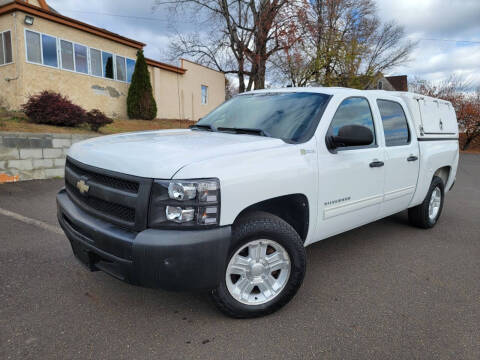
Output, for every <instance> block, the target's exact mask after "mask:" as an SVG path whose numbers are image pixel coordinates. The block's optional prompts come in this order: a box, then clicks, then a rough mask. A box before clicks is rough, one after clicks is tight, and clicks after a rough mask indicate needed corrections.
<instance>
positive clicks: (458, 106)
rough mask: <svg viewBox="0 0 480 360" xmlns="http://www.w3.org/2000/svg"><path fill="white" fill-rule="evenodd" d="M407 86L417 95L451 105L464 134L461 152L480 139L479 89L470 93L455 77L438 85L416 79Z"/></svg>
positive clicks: (467, 85)
mask: <svg viewBox="0 0 480 360" xmlns="http://www.w3.org/2000/svg"><path fill="white" fill-rule="evenodd" d="M409 85H410V88H411V89H412V90H413V91H414V92H416V93H418V94H423V95H426V96H432V97H436V98H440V99H443V100H447V101H450V102H451V103H452V105H453V108H454V109H455V113H456V115H457V120H458V125H459V127H460V130H461V131H463V134H464V138H463V139H462V140H463V141H462V144H461V148H462V150H467V149H468V148H469V146H470V145H471V144H472V143H473V142H474V141H476V140H477V139H480V89H476V91H475V92H472V91H471V88H470V86H469V83H467V82H465V81H463V80H462V79H461V78H459V77H456V76H451V77H450V78H449V79H447V80H445V81H443V82H440V83H438V84H434V83H432V82H428V81H425V80H418V79H416V80H414V81H413V82H411V83H410V84H409ZM469 90H470V91H469Z"/></svg>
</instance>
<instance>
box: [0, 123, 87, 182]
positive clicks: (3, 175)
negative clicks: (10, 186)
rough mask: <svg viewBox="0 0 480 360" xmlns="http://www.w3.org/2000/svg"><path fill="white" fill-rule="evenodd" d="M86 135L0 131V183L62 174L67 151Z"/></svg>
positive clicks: (60, 175) (46, 177)
mask: <svg viewBox="0 0 480 360" xmlns="http://www.w3.org/2000/svg"><path fill="white" fill-rule="evenodd" d="M90 137H93V136H92V135H81V134H35V133H14V132H0V183H2V182H11V181H19V180H33V179H50V178H56V177H63V175H64V166H65V157H66V154H67V150H68V149H69V148H70V146H71V145H72V144H73V143H75V142H78V141H81V140H84V139H88V138H90Z"/></svg>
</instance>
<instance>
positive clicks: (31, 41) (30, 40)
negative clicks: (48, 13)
mask: <svg viewBox="0 0 480 360" xmlns="http://www.w3.org/2000/svg"><path fill="white" fill-rule="evenodd" d="M25 41H26V43H27V60H28V61H30V62H33V63H37V64H41V63H42V45H41V43H40V34H38V33H35V32H33V31H29V30H27V31H25Z"/></svg>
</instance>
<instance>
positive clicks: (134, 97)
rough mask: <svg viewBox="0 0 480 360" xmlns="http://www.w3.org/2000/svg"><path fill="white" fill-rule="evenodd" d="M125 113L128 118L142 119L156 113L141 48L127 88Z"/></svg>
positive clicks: (155, 105) (153, 116) (149, 117)
mask: <svg viewBox="0 0 480 360" xmlns="http://www.w3.org/2000/svg"><path fill="white" fill-rule="evenodd" d="M127 113H128V117H129V118H130V119H144V120H152V119H154V118H155V116H156V115H157V104H156V103H155V99H154V98H153V92H152V84H151V83H150V74H149V73H148V69H147V63H146V61H145V57H144V56H143V50H138V52H137V62H136V63H135V70H134V71H133V75H132V82H131V83H130V87H129V89H128V96H127Z"/></svg>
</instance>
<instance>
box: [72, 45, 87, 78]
mask: <svg viewBox="0 0 480 360" xmlns="http://www.w3.org/2000/svg"><path fill="white" fill-rule="evenodd" d="M87 49H88V48H87V47H86V46H83V45H79V44H75V46H74V50H75V71H76V72H78V73H82V74H88V52H87Z"/></svg>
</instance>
